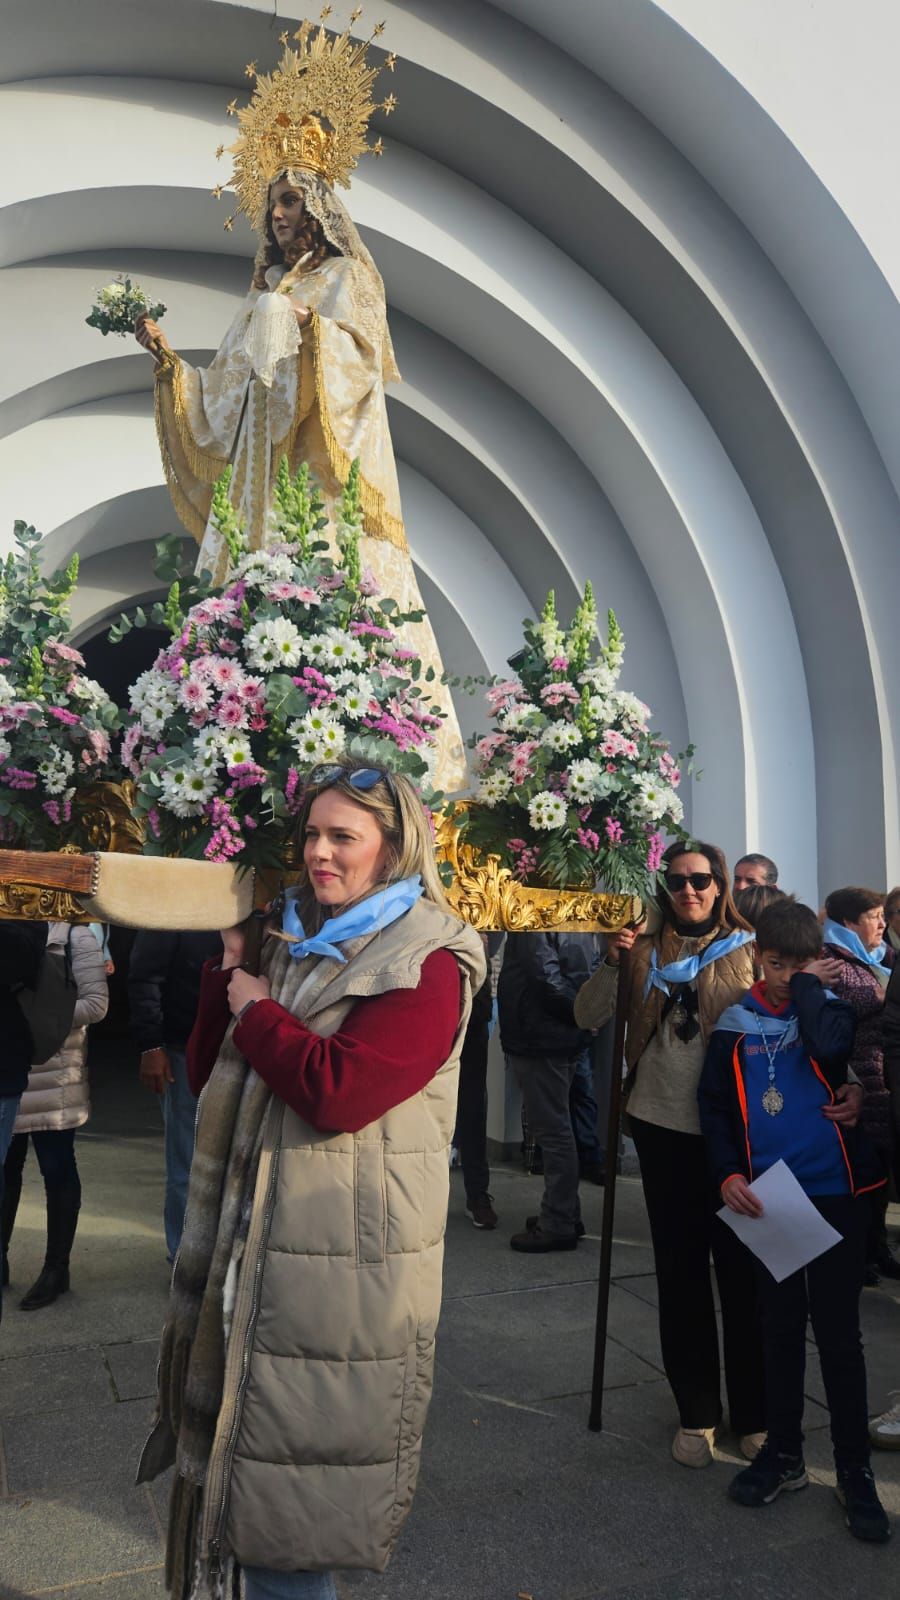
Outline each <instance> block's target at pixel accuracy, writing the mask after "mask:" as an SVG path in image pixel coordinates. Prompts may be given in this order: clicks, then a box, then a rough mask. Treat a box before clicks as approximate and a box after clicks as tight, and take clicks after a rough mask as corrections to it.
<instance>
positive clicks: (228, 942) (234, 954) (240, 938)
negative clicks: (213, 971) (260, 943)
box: [222, 922, 247, 972]
mask: <svg viewBox="0 0 900 1600" xmlns="http://www.w3.org/2000/svg"><path fill="white" fill-rule="evenodd" d="M246 940H247V934H246V929H245V928H244V924H243V923H242V922H241V923H238V925H237V927H235V928H223V929H222V950H223V955H222V970H223V972H227V971H228V969H229V967H239V966H241V964H242V962H243V960H244V949H245V945H246Z"/></svg>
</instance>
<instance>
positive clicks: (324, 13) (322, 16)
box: [319, 6, 331, 22]
mask: <svg viewBox="0 0 900 1600" xmlns="http://www.w3.org/2000/svg"><path fill="white" fill-rule="evenodd" d="M330 16H331V6H323V7H322V9H321V11H320V12H319V21H320V22H327V21H328V18H329V17H330Z"/></svg>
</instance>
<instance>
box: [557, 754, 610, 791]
mask: <svg viewBox="0 0 900 1600" xmlns="http://www.w3.org/2000/svg"><path fill="white" fill-rule="evenodd" d="M605 776H606V774H605V773H604V772H603V769H602V767H599V766H598V765H597V763H596V761H588V760H582V761H573V762H572V764H571V766H570V767H569V775H568V777H567V779H566V788H567V789H568V791H569V794H570V795H571V796H572V799H573V800H596V799H598V798H599V796H600V794H601V793H602V792H603V779H604V777H605Z"/></svg>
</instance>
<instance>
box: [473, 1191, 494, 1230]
mask: <svg viewBox="0 0 900 1600" xmlns="http://www.w3.org/2000/svg"><path fill="white" fill-rule="evenodd" d="M466 1210H467V1211H468V1212H470V1213H471V1216H472V1226H473V1227H475V1228H496V1226H497V1222H498V1220H499V1219H498V1217H497V1213H496V1211H495V1210H494V1206H493V1199H492V1196H491V1195H489V1194H488V1193H487V1190H485V1192H484V1194H473V1195H472V1196H471V1198H470V1199H468V1198H467V1200H466Z"/></svg>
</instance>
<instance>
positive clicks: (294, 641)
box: [245, 617, 303, 672]
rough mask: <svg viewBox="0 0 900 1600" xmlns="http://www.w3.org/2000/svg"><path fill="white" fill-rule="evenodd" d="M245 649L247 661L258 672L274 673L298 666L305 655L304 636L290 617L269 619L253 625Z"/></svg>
mask: <svg viewBox="0 0 900 1600" xmlns="http://www.w3.org/2000/svg"><path fill="white" fill-rule="evenodd" d="M245 648H246V651H247V659H248V660H249V662H250V664H251V666H254V667H255V668H256V669H257V671H259V672H274V671H276V669H277V668H279V667H296V666H297V664H298V662H299V661H300V657H301V654H302V653H303V637H302V635H301V633H300V630H299V628H296V627H295V626H294V624H293V622H289V621H288V619H287V617H270V618H268V619H267V620H266V621H264V622H254V624H253V627H252V628H251V629H250V630H249V632H248V633H247V636H246V641H245Z"/></svg>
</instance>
